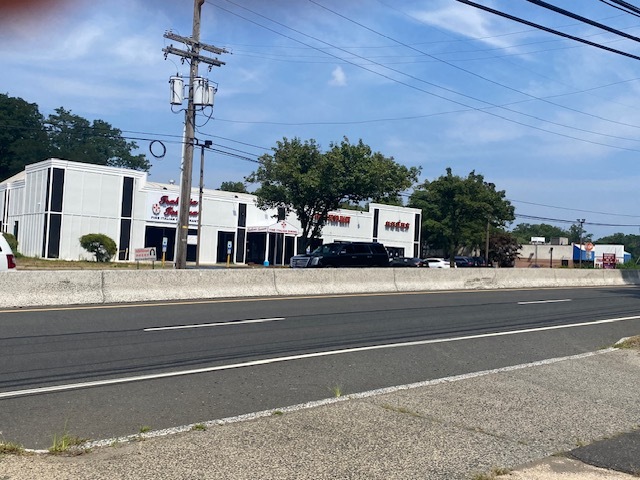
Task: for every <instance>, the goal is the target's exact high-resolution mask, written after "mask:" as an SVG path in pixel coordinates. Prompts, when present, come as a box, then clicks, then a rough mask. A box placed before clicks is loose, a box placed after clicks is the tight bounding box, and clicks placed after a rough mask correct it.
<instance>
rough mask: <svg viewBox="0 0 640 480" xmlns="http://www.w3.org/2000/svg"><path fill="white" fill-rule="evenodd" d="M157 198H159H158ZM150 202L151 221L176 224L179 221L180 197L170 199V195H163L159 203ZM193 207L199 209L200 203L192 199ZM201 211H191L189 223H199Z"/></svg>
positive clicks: (191, 204)
mask: <svg viewBox="0 0 640 480" xmlns="http://www.w3.org/2000/svg"><path fill="white" fill-rule="evenodd" d="M156 198H157V197H156ZM149 200H150V210H151V212H150V218H149V219H150V220H160V221H169V222H175V221H177V220H178V215H179V211H178V205H179V204H180V197H177V196H176V197H170V196H169V195H162V196H161V197H160V198H159V199H158V201H157V202H154V201H153V200H151V199H149ZM190 206H191V207H197V206H198V201H197V200H194V199H191V201H190ZM198 215H199V211H198V210H197V209H196V210H189V223H192V222H194V221H197V218H198Z"/></svg>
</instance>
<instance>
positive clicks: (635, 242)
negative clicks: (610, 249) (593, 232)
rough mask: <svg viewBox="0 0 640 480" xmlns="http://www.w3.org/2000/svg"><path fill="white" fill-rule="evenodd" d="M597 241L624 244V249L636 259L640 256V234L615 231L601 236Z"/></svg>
mask: <svg viewBox="0 0 640 480" xmlns="http://www.w3.org/2000/svg"><path fill="white" fill-rule="evenodd" d="M595 243H602V244H610V245H624V249H625V250H626V251H627V252H629V253H630V254H631V256H632V257H633V258H634V259H636V260H637V259H638V258H640V235H633V234H624V233H614V234H613V235H607V236H606V237H602V238H599V239H598V240H596V241H595Z"/></svg>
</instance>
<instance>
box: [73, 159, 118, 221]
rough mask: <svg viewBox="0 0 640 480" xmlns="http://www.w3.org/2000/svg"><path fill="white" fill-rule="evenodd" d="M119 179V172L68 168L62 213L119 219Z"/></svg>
mask: <svg viewBox="0 0 640 480" xmlns="http://www.w3.org/2000/svg"><path fill="white" fill-rule="evenodd" d="M122 178H123V177H122V175H120V174H118V175H115V174H113V173H102V172H84V171H79V170H75V169H70V168H68V169H67V171H66V175H65V180H64V213H65V214H77V215H85V216H98V217H107V218H119V217H120V210H121V207H122ZM87 233H96V232H87Z"/></svg>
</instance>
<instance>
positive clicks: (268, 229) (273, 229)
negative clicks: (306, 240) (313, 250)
mask: <svg viewBox="0 0 640 480" xmlns="http://www.w3.org/2000/svg"><path fill="white" fill-rule="evenodd" d="M260 232H265V233H284V234H286V235H298V229H297V228H296V227H294V226H293V225H291V224H290V223H289V222H286V221H284V220H282V221H280V222H276V223H273V224H271V225H251V226H249V227H247V233H260Z"/></svg>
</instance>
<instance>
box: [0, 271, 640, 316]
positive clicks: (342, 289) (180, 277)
mask: <svg viewBox="0 0 640 480" xmlns="http://www.w3.org/2000/svg"><path fill="white" fill-rule="evenodd" d="M621 285H640V271H638V270H568V269H490V268H469V269H450V270H449V269H426V268H425V269H417V268H416V269H411V268H377V269H373V268H371V269H370V268H363V269H276V268H265V269H229V270H226V269H219V270H128V271H115V270H113V271H112V270H108V271H77V270H65V271H18V272H11V273H6V274H1V275H0V292H1V293H0V308H9V307H27V306H43V305H78V304H101V303H122V302H145V301H171V300H188V299H206V298H234V297H239V298H242V297H264V296H279V295H280V296H284V295H327V294H344V293H374V292H380V293H390V292H417V291H443V290H482V289H501V288H543V287H547V288H561V287H593V286H621Z"/></svg>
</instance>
